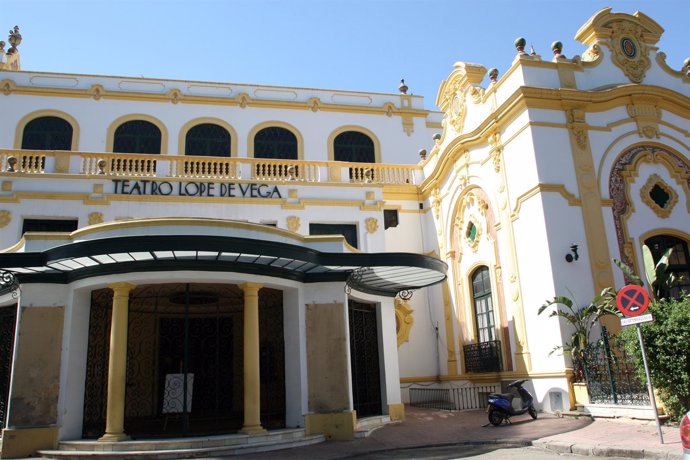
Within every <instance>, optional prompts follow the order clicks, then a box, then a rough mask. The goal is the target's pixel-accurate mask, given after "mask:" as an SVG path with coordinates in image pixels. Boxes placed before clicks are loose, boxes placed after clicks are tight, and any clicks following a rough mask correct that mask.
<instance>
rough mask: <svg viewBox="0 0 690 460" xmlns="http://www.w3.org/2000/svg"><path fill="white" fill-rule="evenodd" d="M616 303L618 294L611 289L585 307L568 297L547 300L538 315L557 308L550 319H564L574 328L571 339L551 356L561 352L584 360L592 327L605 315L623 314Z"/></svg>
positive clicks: (558, 347) (607, 289)
mask: <svg viewBox="0 0 690 460" xmlns="http://www.w3.org/2000/svg"><path fill="white" fill-rule="evenodd" d="M571 296H572V293H571ZM615 301H616V292H615V291H614V290H613V288H611V287H607V288H605V289H603V290H602V291H601V292H600V293H599V294H597V295H596V296H595V297H594V298H593V299H592V301H591V302H590V303H589V305H587V306H585V307H578V306H577V304H576V302H575V301H574V300H573V299H571V298H570V297H566V296H556V297H554V298H553V299H551V300H547V301H546V302H545V303H544V305H542V306H541V307H540V308H539V311H538V312H537V314H539V315H540V314H542V313H543V312H544V311H546V310H547V309H548V308H549V307H551V306H555V307H556V308H555V309H554V310H552V311H551V313H550V314H549V318H550V317H552V316H557V317H560V318H563V319H565V320H566V322H568V323H569V324H570V325H571V326H572V327H573V328H574V332H573V334H572V335H571V336H570V339H569V340H568V341H566V342H565V343H563V345H559V346H557V347H555V348H554V349H553V350H551V354H553V353H554V352H556V351H558V350H561V351H562V353H563V354H564V355H570V356H572V357H573V358H574V359H582V357H583V355H584V352H585V349H586V348H587V345H588V344H589V336H590V333H591V331H592V327H593V326H594V324H595V323H596V322H597V321H599V318H601V317H602V316H604V315H616V316H621V313H620V312H619V311H618V309H617V308H616V305H615Z"/></svg>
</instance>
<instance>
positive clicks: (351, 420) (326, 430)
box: [304, 410, 357, 441]
mask: <svg viewBox="0 0 690 460" xmlns="http://www.w3.org/2000/svg"><path fill="white" fill-rule="evenodd" d="M304 429H305V431H306V433H307V435H312V434H318V433H323V434H324V435H325V436H326V439H329V440H333V441H351V440H353V439H354V438H355V430H356V429H357V411H354V410H353V411H344V412H335V413H329V414H306V415H305V416H304Z"/></svg>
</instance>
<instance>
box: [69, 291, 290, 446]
mask: <svg viewBox="0 0 690 460" xmlns="http://www.w3.org/2000/svg"><path fill="white" fill-rule="evenodd" d="M111 312H112V291H111V290H110V289H101V290H97V291H94V292H93V293H92V298H91V314H90V325H89V345H88V355H87V375H86V388H85V395H84V423H83V433H82V436H83V437H85V438H93V437H98V436H100V435H102V434H103V432H104V429H105V417H106V396H107V377H108V353H109V339H110V320H111ZM259 319H260V324H259V337H260V340H261V352H260V353H261V355H260V366H261V419H262V424H263V425H264V427H265V428H271V429H275V428H284V427H285V358H284V338H283V298H282V291H279V290H275V289H269V288H263V289H261V291H260V296H259ZM242 325H243V293H242V291H241V290H240V289H239V288H238V287H237V286H235V285H212V284H191V285H184V284H162V285H150V286H142V287H139V288H137V289H135V290H134V291H132V293H131V294H130V304H129V328H128V330H129V332H128V344H127V380H126V395H125V431H126V432H127V434H129V435H131V436H132V437H135V438H136V437H138V438H142V437H156V436H176V435H181V434H184V435H206V434H213V433H228V432H233V431H236V430H238V429H240V428H241V426H242V421H243V414H244V413H243V407H244V399H243V398H244V393H243V391H244V390H243V384H244V383H243V378H242V375H243V330H242ZM171 374H173V375H174V374H178V375H179V374H188V375H193V378H192V379H193V380H192V382H191V383H192V387H191V388H189V390H188V391H189V394H191V397H190V398H191V405H190V407H189V408H187V412H186V413H185V412H184V410H183V413H182V414H181V415H176V416H173V415H170V413H169V412H170V411H169V410H167V409H166V407H168V406H166V391H165V390H166V388H167V386H166V379H167V377H166V376H168V375H171ZM180 381H183V380H182V379H181V378H180ZM184 391H187V390H183V392H184ZM180 400H181V401H185V400H186V398H185V397H184V396H181V397H180Z"/></svg>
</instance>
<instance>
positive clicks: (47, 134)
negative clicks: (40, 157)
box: [22, 117, 72, 150]
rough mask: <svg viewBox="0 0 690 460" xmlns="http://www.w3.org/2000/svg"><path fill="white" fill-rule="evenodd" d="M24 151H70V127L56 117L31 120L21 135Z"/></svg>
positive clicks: (67, 123)
mask: <svg viewBox="0 0 690 460" xmlns="http://www.w3.org/2000/svg"><path fill="white" fill-rule="evenodd" d="M22 149H24V150H72V125H70V124H69V122H67V121H65V120H63V119H62V118H58V117H40V118H36V119H33V120H31V121H30V122H28V123H27V124H26V126H25V127H24V132H23V133H22Z"/></svg>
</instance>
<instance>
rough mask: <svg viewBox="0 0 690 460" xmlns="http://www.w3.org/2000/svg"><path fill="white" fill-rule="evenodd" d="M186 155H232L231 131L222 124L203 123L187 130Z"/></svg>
mask: <svg viewBox="0 0 690 460" xmlns="http://www.w3.org/2000/svg"><path fill="white" fill-rule="evenodd" d="M184 152H185V155H193V156H207V157H229V156H230V133H229V132H228V130H227V129H225V128H223V127H222V126H218V125H214V124H212V123H203V124H200V125H196V126H194V127H193V128H192V129H190V130H189V131H188V132H187V136H186V138H185V145H184Z"/></svg>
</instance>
